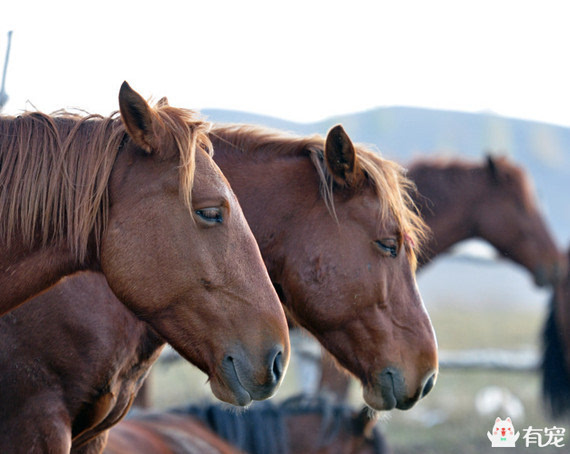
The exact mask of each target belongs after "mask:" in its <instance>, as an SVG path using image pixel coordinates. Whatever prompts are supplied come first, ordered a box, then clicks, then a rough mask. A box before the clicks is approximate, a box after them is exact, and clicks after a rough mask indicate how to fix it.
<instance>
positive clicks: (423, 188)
mask: <svg viewBox="0 0 570 454" xmlns="http://www.w3.org/2000/svg"><path fill="white" fill-rule="evenodd" d="M477 174H478V173H477V172H473V169H471V168H460V167H426V166H423V165H416V166H412V167H411V168H410V171H409V173H408V176H409V177H410V178H411V179H412V180H413V181H414V183H415V184H416V187H417V189H418V195H415V196H414V201H415V203H416V205H417V206H418V208H419V209H420V212H421V213H422V216H423V218H424V220H425V221H426V223H427V224H428V226H429V228H430V230H431V235H430V239H429V240H428V242H427V244H426V247H425V249H424V251H425V252H424V253H423V254H422V257H420V260H419V262H420V265H423V264H425V263H426V262H427V261H429V260H430V259H431V258H433V257H434V256H436V255H438V254H440V253H442V252H444V251H445V250H447V249H448V248H449V247H451V246H453V245H454V244H456V243H459V242H460V241H463V240H466V239H469V238H473V237H475V236H476V235H477V213H478V210H477V209H476V207H477V204H478V201H479V200H480V199H481V198H482V196H483V195H484V191H485V189H484V185H483V184H480V183H476V182H475V181H474V179H475V178H476V175H477Z"/></svg>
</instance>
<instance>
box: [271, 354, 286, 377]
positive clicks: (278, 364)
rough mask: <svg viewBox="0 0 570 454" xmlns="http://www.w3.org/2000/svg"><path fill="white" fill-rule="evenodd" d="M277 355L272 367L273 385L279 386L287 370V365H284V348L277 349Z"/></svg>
mask: <svg viewBox="0 0 570 454" xmlns="http://www.w3.org/2000/svg"><path fill="white" fill-rule="evenodd" d="M275 350H276V353H275V355H274V357H273V364H272V367H271V372H272V374H273V377H272V378H273V383H275V384H277V383H279V382H280V381H281V378H282V377H283V372H284V370H285V365H284V364H283V363H284V361H283V347H281V346H279V347H278V348H276V349H275Z"/></svg>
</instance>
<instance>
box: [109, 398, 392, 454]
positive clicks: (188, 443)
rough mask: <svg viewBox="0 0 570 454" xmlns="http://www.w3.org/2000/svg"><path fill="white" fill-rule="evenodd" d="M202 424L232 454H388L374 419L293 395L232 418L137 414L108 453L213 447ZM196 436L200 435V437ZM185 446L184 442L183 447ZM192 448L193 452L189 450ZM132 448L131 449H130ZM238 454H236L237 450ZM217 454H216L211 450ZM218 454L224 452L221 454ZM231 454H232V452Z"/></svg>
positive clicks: (115, 435)
mask: <svg viewBox="0 0 570 454" xmlns="http://www.w3.org/2000/svg"><path fill="white" fill-rule="evenodd" d="M198 421H200V422H202V423H203V424H205V425H206V426H207V427H208V428H209V429H211V430H212V431H213V432H214V433H215V434H217V435H218V436H220V437H222V438H223V439H224V440H226V441H227V442H228V443H230V444H231V445H232V446H233V447H234V449H235V450H236V451H235V452H247V453H249V454H266V453H271V454H288V453H303V454H388V453H389V452H390V450H389V448H388V447H387V444H386V442H385V440H384V438H383V436H382V434H381V433H380V432H379V431H378V429H377V428H376V427H375V423H376V417H375V416H374V414H373V413H372V412H371V411H370V410H369V409H364V410H363V411H361V412H356V411H354V410H353V409H351V408H350V407H348V406H346V405H340V404H333V403H331V402H330V401H329V400H327V399H325V398H323V397H317V396H312V397H304V396H294V397H292V398H290V399H288V400H287V401H285V402H282V403H280V404H277V405H276V404H272V403H271V402H263V403H262V404H261V405H257V404H256V405H253V406H252V407H250V408H249V409H248V410H247V411H245V412H241V413H236V412H230V411H228V410H227V409H223V408H221V407H220V406H218V405H208V406H191V407H188V408H183V409H176V410H172V411H169V412H160V413H157V412H148V413H144V412H139V413H135V414H134V415H132V416H130V417H129V418H127V419H126V420H124V421H122V422H121V423H120V424H118V425H117V426H116V427H114V428H113V429H112V430H110V431H109V441H108V444H107V447H106V449H105V451H104V452H105V453H106V454H122V453H125V452H149V453H150V452H151V451H140V450H139V448H138V446H139V445H140V446H141V449H144V448H142V446H143V444H142V442H143V441H145V440H147V444H148V445H151V444H154V445H158V442H157V441H156V440H161V441H162V444H163V445H165V446H168V447H169V449H164V450H156V451H154V452H155V453H165V454H166V453H169V454H183V453H190V452H210V451H199V450H198V449H197V447H198V446H200V445H201V444H202V443H208V444H209V445H211V444H213V443H212V434H211V433H208V432H204V430H205V429H204V427H201V426H200V425H198ZM198 431H200V432H198ZM182 441H184V443H182ZM191 448H194V450H192V449H191ZM129 449H130V450H129ZM238 450H239V451H238ZM212 452H217V451H212ZM220 452H225V451H221V450H220ZM230 452H234V451H230Z"/></svg>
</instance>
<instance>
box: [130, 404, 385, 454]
mask: <svg viewBox="0 0 570 454" xmlns="http://www.w3.org/2000/svg"><path fill="white" fill-rule="evenodd" d="M353 411H354V410H353V409H352V408H351V407H349V406H348V405H346V404H342V403H333V402H332V400H331V399H330V398H327V397H325V396H308V395H296V396H293V397H290V398H288V399H286V400H284V401H283V402H281V403H278V404H274V403H272V402H270V401H264V402H255V403H254V404H253V405H251V406H250V407H249V408H247V409H246V410H244V411H236V410H235V409H234V408H230V407H226V406H221V405H219V404H205V405H189V406H187V407H183V408H177V409H173V410H171V412H173V413H175V414H184V415H192V416H194V417H196V418H198V419H199V420H200V421H202V422H203V423H205V424H206V425H207V426H208V427H210V429H212V430H213V431H214V432H215V433H217V434H218V435H219V436H221V437H222V438H224V439H225V440H226V441H228V442H229V443H231V444H232V445H234V446H237V447H238V448H239V449H241V450H243V451H245V452H248V453H251V454H265V453H268V452H270V453H272V454H288V453H289V439H290V438H289V432H288V430H287V424H286V418H287V417H290V416H296V415H307V414H318V415H321V416H322V421H321V426H320V432H319V434H315V436H317V437H318V440H319V443H318V444H319V446H320V447H321V448H322V447H326V446H328V445H330V444H331V443H333V442H334V441H335V439H336V437H337V436H338V435H339V434H340V432H341V430H342V428H343V427H346V423H347V422H349V421H351V416H352V413H353ZM370 411H372V410H370ZM135 417H137V415H136V413H135ZM139 417H140V416H139ZM149 417H150V418H152V414H150V415H149ZM143 418H145V416H143ZM371 441H372V442H373V446H374V452H377V453H378V454H381V453H383V452H385V451H384V446H385V444H384V440H383V438H382V436H381V434H380V432H378V431H377V430H376V429H374V430H373V431H372V434H371Z"/></svg>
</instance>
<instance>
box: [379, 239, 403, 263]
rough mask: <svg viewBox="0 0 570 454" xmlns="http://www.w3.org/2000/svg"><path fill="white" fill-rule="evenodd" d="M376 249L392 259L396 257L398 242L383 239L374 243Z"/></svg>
mask: <svg viewBox="0 0 570 454" xmlns="http://www.w3.org/2000/svg"><path fill="white" fill-rule="evenodd" d="M374 243H375V244H376V246H378V249H380V251H381V252H383V253H384V254H385V255H389V256H390V257H392V258H396V257H398V242H397V241H396V240H395V239H393V238H385V239H382V240H376V241H375V242H374Z"/></svg>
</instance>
